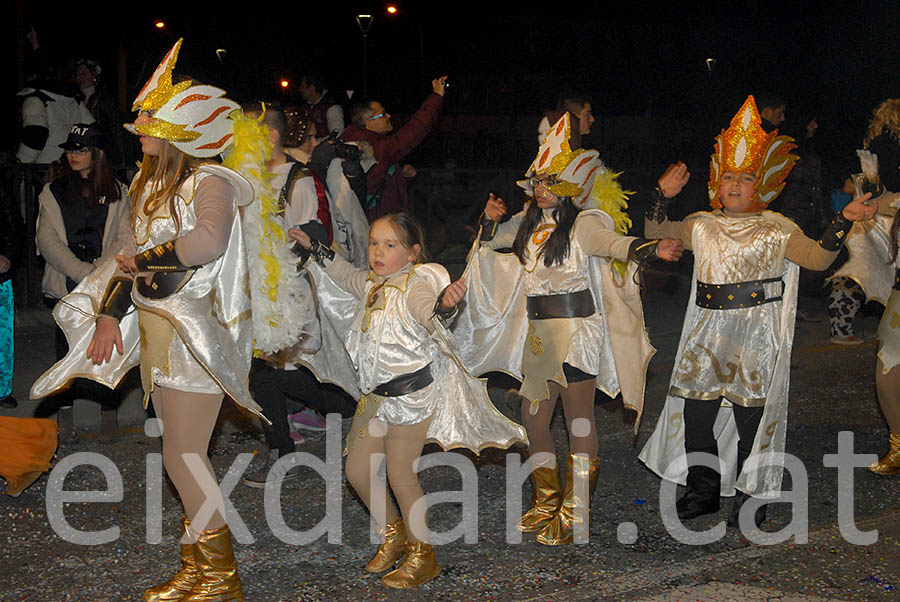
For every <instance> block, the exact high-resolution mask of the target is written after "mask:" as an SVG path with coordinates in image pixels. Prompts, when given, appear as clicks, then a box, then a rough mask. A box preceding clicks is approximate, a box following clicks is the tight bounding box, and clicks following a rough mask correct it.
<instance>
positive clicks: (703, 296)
mask: <svg viewBox="0 0 900 602" xmlns="http://www.w3.org/2000/svg"><path fill="white" fill-rule="evenodd" d="M771 282H780V283H781V292H780V293H779V294H778V296H776V297H767V296H766V292H765V290H764V289H763V285H764V284H769V283H771ZM782 295H784V280H782V279H781V278H780V277H779V278H765V279H762V280H748V281H747V282H735V283H733V284H707V283H705V282H700V281H699V280H698V281H697V305H699V306H700V307H705V308H706V309H740V308H742V307H756V306H757V305H764V304H766V303H772V302H773V301H780V300H781V297H782Z"/></svg>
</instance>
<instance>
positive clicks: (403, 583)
mask: <svg viewBox="0 0 900 602" xmlns="http://www.w3.org/2000/svg"><path fill="white" fill-rule="evenodd" d="M440 574H441V567H439V566H438V563H437V560H435V558H434V549H433V548H432V547H431V544H427V543H422V542H421V541H415V542H413V541H410V542H407V543H406V558H404V559H403V562H402V563H401V564H400V566H398V567H397V568H396V569H395V570H393V571H391V572H390V573H388V574H387V575H385V576H384V577H382V578H381V584H382V585H384V586H386V587H393V588H394V589H407V588H410V587H418V586H420V585H422V584H423V583H428V582H429V581H431V580H432V579H434V578H435V577H437V576H438V575H440Z"/></svg>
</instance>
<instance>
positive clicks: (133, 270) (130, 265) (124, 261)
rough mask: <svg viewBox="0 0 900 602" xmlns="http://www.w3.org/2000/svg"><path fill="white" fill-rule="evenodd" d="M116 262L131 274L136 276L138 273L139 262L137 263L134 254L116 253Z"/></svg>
mask: <svg viewBox="0 0 900 602" xmlns="http://www.w3.org/2000/svg"><path fill="white" fill-rule="evenodd" d="M116 263H118V264H119V267H120V268H121V269H122V271H123V272H125V273H126V274H128V275H129V276H134V275H136V274H137V273H138V268H137V263H135V261H134V256H133V255H116Z"/></svg>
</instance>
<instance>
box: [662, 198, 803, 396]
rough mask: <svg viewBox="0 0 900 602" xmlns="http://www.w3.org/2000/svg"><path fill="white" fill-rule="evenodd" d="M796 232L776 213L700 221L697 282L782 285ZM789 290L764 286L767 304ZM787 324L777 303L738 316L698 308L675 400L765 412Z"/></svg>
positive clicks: (696, 224) (698, 217)
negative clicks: (779, 341) (719, 403)
mask: <svg viewBox="0 0 900 602" xmlns="http://www.w3.org/2000/svg"><path fill="white" fill-rule="evenodd" d="M795 229H796V226H795V225H794V224H793V223H792V222H790V221H789V220H788V219H786V218H784V217H782V216H781V215H779V214H777V213H774V212H771V211H765V212H762V213H759V214H754V215H751V216H746V217H729V216H726V215H724V214H722V213H721V212H716V213H705V212H704V213H699V214H695V216H694V219H693V229H692V234H691V237H692V245H693V248H694V249H695V252H694V264H695V270H696V277H695V281H696V280H699V281H700V282H705V283H708V284H735V283H740V282H746V281H751V280H761V279H766V278H777V277H780V276H781V275H782V274H783V273H784V271H785V258H784V249H785V245H786V244H787V240H788V237H789V236H790V235H791V233H792V232H793V231H794V230H795ZM697 249H701V251H700V252H697V251H696V250H697ZM781 288H782V286H781V284H780V283H778V282H772V283H768V284H765V285H763V289H764V290H765V293H766V297H767V298H769V297H775V296H779V295H780V294H781ZM780 319H781V306H780V304H778V303H777V302H776V303H766V304H763V305H758V306H756V307H752V308H746V309H738V310H718V309H705V308H697V311H696V313H695V315H694V319H693V321H692V323H690V324H687V323H686V324H685V328H686V329H687V330H688V333H689V334H688V340H687V344H686V345H685V349H684V352H683V353H681V354H679V356H678V361H677V362H676V364H675V370H674V375H673V376H674V377H673V381H672V388H671V390H670V393H671V394H672V395H675V396H677V397H687V398H691V399H718V398H719V397H722V396H724V397H725V398H726V399H728V400H729V401H731V402H734V403H737V404H739V405H742V406H760V405H763V404H764V403H765V399H766V397H767V395H768V387H769V384H770V382H771V381H772V374H771V371H772V369H773V368H774V366H775V358H776V355H777V353H778V345H777V341H776V336H777V333H778V332H781V331H782V330H783V329H782V327H781V324H780Z"/></svg>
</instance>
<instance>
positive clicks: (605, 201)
mask: <svg viewBox="0 0 900 602" xmlns="http://www.w3.org/2000/svg"><path fill="white" fill-rule="evenodd" d="M570 119H571V117H570V115H569V114H568V113H566V114H565V115H563V117H562V118H561V119H560V120H559V121H558V122H557V123H556V124H554V125H553V127H552V128H551V129H550V130H549V132H548V136H547V138H546V140H545V141H544V143H543V144H542V145H541V147H540V148H539V149H538V155H537V158H535V160H534V162H533V163H532V165H531V167H530V168H529V169H528V172H527V173H526V175H527V176H528V177H529V178H530V179H529V180H526V181H524V182H520V185H521V186H523V188H525V190H526V191H527V192H528V193H529V194H530V195H532V196H533V198H534V200H532V201H531V202H530V204H529V206H528V207H527V208H526V209H525V210H524V211H523V212H521V213H519V214H517V215H515V216H513V217H512V218H511V219H510V220H509V221H507V222H505V223H502V224H499V220H500V218H501V217H502V216H503V215H504V214H505V213H506V208H505V205H504V203H503V201H502V199H499V198H496V197H495V196H494V195H491V196H490V197H489V199H488V201H487V205H486V206H485V209H484V214H485V218H486V219H485V221H484V222H483V224H482V230H481V241H482V242H483V246H482V247H481V248H478V247H477V246H476V248H474V249H473V251H472V255H471V257H470V260H469V267H468V268H467V272H466V276H465V278H466V280H467V283H468V285H469V289H468V292H467V294H466V310H465V311H463V312H461V315H460V317H459V321H458V323H457V324H456V325H454V337H455V338H456V340H457V341H459V343H458V345H457V346H458V347H459V348H460V349H461V350H462V351H461V356H462V359H463V363H464V365H466V367H467V368H468V369H469V371H470V372H471V373H473V374H483V373H486V372H490V371H495V370H502V371H505V372H507V373H510V374H513V375H515V376H519V377H520V378H521V375H524V379H523V382H522V386H521V389H520V390H519V393H520V394H521V395H522V397H523V400H522V422H523V423H524V425H525V428H526V430H527V432H528V440H529V445H528V452H529V454H530V456H531V457H532V458H533V459H534V462H535V464H536V465H537V468H535V469H534V470H533V472H532V473H531V480H532V485H533V495H532V503H531V508H530V509H529V510H528V512H526V513H525V515H524V516H522V518H521V520H520V521H519V524H518V528H519V530H521V531H525V532H534V531H539V532H540V533H539V534H538V536H537V539H538V541H539V542H540V543H542V544H546V545H560V544H565V543H570V542H572V540H573V526H574V525H575V524H576V522H578V523H579V524H582V523H581V521H580V520H579V519H578V518H577V517H576V509H580V510H578V512H583V511H584V509H585V508H587V509H588V511H589V509H590V497H591V496H592V495H593V489H594V487H595V485H596V480H597V470H598V467H599V463H600V459H599V458H598V457H597V448H598V440H597V429H596V423H595V417H594V391H595V389H601V390H602V391H604V392H605V393H606V394H607V395H610V396H613V397H614V396H616V395H617V394H618V393H619V391H621V392H622V397H623V401H624V403H625V406H626V407H629V408H632V409H634V410H635V411H637V413H638V420H639V419H640V413H641V407H642V405H643V397H644V376H645V373H646V368H647V364H648V363H649V361H650V357H651V355H652V354H653V348H652V347H651V346H650V342H649V340H648V339H647V337H646V335H645V329H644V319H643V310H642V307H641V300H640V293H639V291H638V286H637V284H636V283H635V279H634V278H635V276H636V274H635V273H634V272H635V265H634V264H633V263H632V264H630V265H629V264H626V263H623V262H624V261H626V260H629V259H632V260H636V261H644V260H648V259H649V258H651V257H660V258H663V259H666V260H669V261H676V260H677V259H678V257H680V256H681V243H680V241H678V240H675V239H668V240H662V241H656V240H652V241H651V240H644V239H640V238H636V237H632V236H624V235H623V233H624V232H625V231H626V230H627V227H628V225H630V220H628V216H627V215H626V214H625V213H624V208H625V207H626V205H625V198H626V196H625V194H624V193H623V191H622V189H621V188H620V187H619V184H618V183H617V181H616V178H617V174H614V173H612V172H610V171H608V170H607V169H606V167H605V166H604V165H603V163H601V162H600V159H599V158H598V153H597V151H595V150H583V149H577V150H574V151H573V150H571V149H570V146H569V137H570V133H571V132H570V127H571V126H570ZM477 244H478V243H476V245H477ZM510 246H511V247H512V250H513V254H512V255H503V254H499V253H495V252H494V251H493V250H492V249H496V248H501V247H510ZM611 260H618V261H617V262H615V263H614V262H613V261H611ZM560 398H562V403H563V409H564V410H565V414H566V426H567V427H568V431H569V455H568V457H567V460H566V488H565V492H563V489H562V486H561V484H560V476H559V470H558V469H557V462H556V450H555V449H554V445H553V438H552V437H551V434H550V421H551V418H552V416H553V411H554V408H555V407H556V403H557V400H558V399H560ZM577 480H581V481H582V482H586V483H587V486H588V490H587V499H586V500H585V499H583V498H580V496H579V495H577V494H576V487H575V483H576V481H577Z"/></svg>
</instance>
